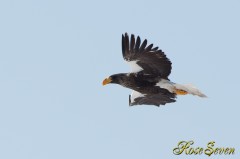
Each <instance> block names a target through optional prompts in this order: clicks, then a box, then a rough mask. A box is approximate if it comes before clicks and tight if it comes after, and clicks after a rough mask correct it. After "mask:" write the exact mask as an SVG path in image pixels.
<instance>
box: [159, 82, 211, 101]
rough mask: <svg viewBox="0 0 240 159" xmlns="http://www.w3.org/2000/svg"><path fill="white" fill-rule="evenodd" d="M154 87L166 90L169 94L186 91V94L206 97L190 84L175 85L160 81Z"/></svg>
mask: <svg viewBox="0 0 240 159" xmlns="http://www.w3.org/2000/svg"><path fill="white" fill-rule="evenodd" d="M156 86H159V87H160V88H164V89H167V90H168V91H169V92H171V93H175V91H176V90H177V89H180V90H184V91H186V92H187V93H188V94H192V95H197V96H199V97H207V96H206V95H205V94H203V93H202V92H201V91H200V90H198V89H197V88H196V87H195V86H193V85H191V84H176V83H173V82H171V81H168V80H165V79H161V80H160V81H159V82H158V83H157V84H156Z"/></svg>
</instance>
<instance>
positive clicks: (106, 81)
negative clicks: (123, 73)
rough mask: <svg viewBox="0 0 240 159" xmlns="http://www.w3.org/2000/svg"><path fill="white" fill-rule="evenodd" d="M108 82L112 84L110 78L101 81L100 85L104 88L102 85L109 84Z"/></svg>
mask: <svg viewBox="0 0 240 159" xmlns="http://www.w3.org/2000/svg"><path fill="white" fill-rule="evenodd" d="M110 82H112V79H111V77H108V78H105V79H104V80H103V82H102V85H103V86H104V85H106V84H108V83H110Z"/></svg>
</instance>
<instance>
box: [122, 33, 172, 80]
mask: <svg viewBox="0 0 240 159" xmlns="http://www.w3.org/2000/svg"><path fill="white" fill-rule="evenodd" d="M152 47H153V44H150V45H147V40H146V39H145V40H144V41H143V42H142V43H141V39H140V37H139V36H138V37H137V39H135V36H134V35H133V34H132V35H131V38H130V39H129V36H128V34H127V33H125V35H122V54H123V58H124V60H126V61H127V62H134V61H135V62H136V64H137V65H138V66H140V67H141V68H142V71H143V72H144V73H146V74H155V75H158V76H161V77H162V78H167V77H168V76H169V74H170V73H171V69H172V66H171V65H172V63H171V61H170V60H169V59H168V58H167V57H166V55H165V54H164V52H162V50H159V49H158V47H155V48H152Z"/></svg>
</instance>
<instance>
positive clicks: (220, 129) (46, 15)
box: [0, 0, 240, 159]
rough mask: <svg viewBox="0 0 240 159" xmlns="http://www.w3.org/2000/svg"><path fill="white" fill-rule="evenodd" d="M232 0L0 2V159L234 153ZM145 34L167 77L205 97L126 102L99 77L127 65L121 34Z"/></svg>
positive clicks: (239, 147)
mask: <svg viewBox="0 0 240 159" xmlns="http://www.w3.org/2000/svg"><path fill="white" fill-rule="evenodd" d="M239 8H240V2H239V1H237V0H231V1H222V0H218V1H217V0H213V1H208V0H201V1H191V0H181V1H177V0H175V1H173V0H170V1H163V0H156V1H153V0H149V1H143V0H138V1H128V0H121V1H110V0H109V1H107V0H101V1H93V0H92V1H81V0H80V1H79V0H78V1H77V0H41V1H33V0H22V1H18V0H8V1H3V0H2V1H0V158H2V159H53V158H57V159H66V158H70V159H96V158H101V159H135V158H137V159H169V158H171V159H192V158H194V159H203V158H209V157H208V156H206V155H200V156H199V155H197V156H193V155H192V156H187V155H185V154H182V155H180V156H176V155H174V154H173V148H175V147H176V146H177V143H178V142H179V141H182V140H185V141H189V140H194V141H195V144H194V145H193V146H194V147H199V146H200V147H204V148H205V147H206V145H207V143H208V142H210V141H215V142H216V144H215V147H234V148H235V149H236V150H235V151H236V152H235V155H233V156H224V155H222V156H214V155H212V156H211V157H210V158H219V159H220V158H223V159H237V158H239V157H240V138H239V134H240V126H239V121H240V115H239V112H240V105H239V98H240V95H239V94H240V93H239V91H240V84H239V81H240V75H239V68H240V63H239V59H240V43H239V41H240V29H239V28H240V20H239V15H240V9H239ZM125 32H128V33H129V34H131V33H134V34H135V35H140V36H141V38H142V39H144V38H147V39H148V41H149V42H150V43H154V45H155V46H159V47H160V48H161V49H162V50H163V51H164V52H165V53H166V55H167V56H168V57H169V58H170V59H171V61H172V63H173V70H172V74H171V75H170V79H171V80H172V81H173V82H177V83H192V84H194V85H195V86H197V87H198V88H200V90H202V91H203V92H204V93H205V94H206V95H207V96H208V97H209V98H207V99H201V98H198V97H194V96H190V95H189V96H181V97H178V99H177V102H176V103H172V104H167V105H166V106H161V107H159V108H158V107H154V106H136V107H129V106H128V95H129V94H130V93H131V91H130V90H129V89H126V88H123V87H120V86H118V85H107V86H104V87H103V86H102V80H103V79H104V78H105V77H107V76H109V75H111V74H115V73H120V72H128V71H129V70H130V69H129V67H128V66H127V65H126V63H125V62H124V60H123V59H122V55H121V34H122V33H125Z"/></svg>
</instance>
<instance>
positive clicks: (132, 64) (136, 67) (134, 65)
mask: <svg viewBox="0 0 240 159" xmlns="http://www.w3.org/2000/svg"><path fill="white" fill-rule="evenodd" d="M127 63H128V64H129V65H130V67H131V72H139V71H142V70H143V68H142V67H140V66H139V65H138V64H137V61H127Z"/></svg>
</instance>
